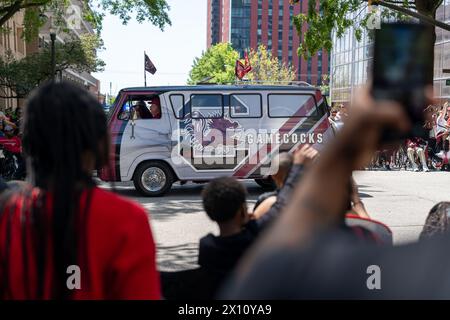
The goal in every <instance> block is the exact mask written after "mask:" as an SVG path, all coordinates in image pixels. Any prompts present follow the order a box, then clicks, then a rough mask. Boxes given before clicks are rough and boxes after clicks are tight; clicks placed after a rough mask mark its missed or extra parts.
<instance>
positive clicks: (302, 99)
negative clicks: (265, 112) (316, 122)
mask: <svg viewBox="0 0 450 320" xmlns="http://www.w3.org/2000/svg"><path fill="white" fill-rule="evenodd" d="M268 102H269V107H268V109H269V117H271V118H299V117H316V116H317V106H316V101H315V98H314V96H313V95H311V94H269V95H268ZM307 106H309V107H308V108H307ZM308 110H309V111H308Z"/></svg>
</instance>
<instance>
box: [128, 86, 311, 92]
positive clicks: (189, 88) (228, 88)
mask: <svg viewBox="0 0 450 320" xmlns="http://www.w3.org/2000/svg"><path fill="white" fill-rule="evenodd" d="M244 89H245V90H255V91H259V90H261V91H262V90H296V91H298V90H303V91H309V92H311V91H316V90H319V88H317V87H313V86H300V85H282V86H281V85H186V86H155V87H131V88H123V89H122V90H121V91H125V92H130V91H133V92H136V91H138V92H139V91H166V92H167V91H196V90H199V91H233V90H244Z"/></svg>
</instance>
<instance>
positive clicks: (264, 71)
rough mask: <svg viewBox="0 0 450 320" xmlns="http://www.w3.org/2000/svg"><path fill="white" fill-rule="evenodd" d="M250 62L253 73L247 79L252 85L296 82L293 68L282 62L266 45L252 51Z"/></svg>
mask: <svg viewBox="0 0 450 320" xmlns="http://www.w3.org/2000/svg"><path fill="white" fill-rule="evenodd" d="M249 60H250V64H251V66H252V71H251V72H250V73H248V74H247V76H246V77H247V79H248V80H249V81H250V82H252V83H260V84H277V83H278V84H279V83H288V82H291V81H293V80H295V72H294V70H293V69H292V67H291V66H287V65H286V64H284V63H282V62H280V61H279V60H278V57H275V56H273V55H272V53H271V52H269V51H267V48H266V47H265V46H264V45H260V46H259V47H258V49H257V50H253V49H252V50H250V53H249Z"/></svg>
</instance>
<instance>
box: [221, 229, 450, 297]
mask: <svg viewBox="0 0 450 320" xmlns="http://www.w3.org/2000/svg"><path fill="white" fill-rule="evenodd" d="M449 251H450V235H445V236H439V237H435V238H433V239H430V240H426V241H422V242H419V243H414V244H409V245H402V246H398V247H378V246H372V245H369V244H364V243H355V242H354V237H353V236H352V235H350V234H349V233H347V232H345V231H342V232H337V231H336V232H333V233H330V234H326V235H323V236H321V237H319V238H318V239H317V240H316V241H315V242H314V243H313V244H312V245H311V246H310V247H308V248H307V249H303V250H300V249H295V248H282V249H279V250H276V251H272V252H267V253H266V254H265V256H262V257H260V258H259V259H258V261H256V263H255V264H254V267H253V268H252V270H251V271H250V272H249V273H248V274H247V275H245V276H244V277H239V280H237V277H236V276H235V277H233V279H232V280H231V281H230V283H228V284H227V286H226V287H225V289H224V291H223V294H222V296H221V297H222V298H225V299H255V300H256V299H449V298H450V254H449ZM371 266H377V267H379V272H378V271H374V269H371V270H368V268H370V267H371ZM372 268H373V267H372ZM375 273H377V274H379V280H380V282H379V285H380V289H376V288H375V289H372V290H371V289H369V287H368V283H369V286H370V285H374V283H376V282H374V281H376V280H374V279H375V278H374V275H375Z"/></svg>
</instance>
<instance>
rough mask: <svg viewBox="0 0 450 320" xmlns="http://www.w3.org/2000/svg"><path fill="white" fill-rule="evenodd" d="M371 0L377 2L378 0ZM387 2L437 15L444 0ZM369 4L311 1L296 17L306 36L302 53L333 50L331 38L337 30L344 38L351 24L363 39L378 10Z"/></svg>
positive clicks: (343, 0) (387, 14)
mask: <svg viewBox="0 0 450 320" xmlns="http://www.w3.org/2000/svg"><path fill="white" fill-rule="evenodd" d="M302 1H303V0H291V3H293V4H294V3H299V2H302ZM371 2H372V4H377V1H376V0H373V1H371ZM384 2H386V3H390V4H394V5H396V6H401V7H403V8H406V9H409V10H413V11H417V12H419V13H421V14H424V15H426V16H429V17H431V18H435V17H436V11H437V9H438V8H439V6H440V5H441V4H442V2H443V0H385V1H384ZM367 6H368V1H362V0H317V1H309V2H308V10H307V13H301V14H299V15H297V16H295V17H294V25H295V26H296V29H297V32H298V34H299V35H300V36H302V43H301V45H300V47H299V48H298V53H299V55H303V56H304V57H305V58H307V57H310V56H312V55H314V54H315V53H317V52H318V51H319V50H320V49H321V48H325V49H327V50H328V51H330V50H331V48H332V45H333V44H332V39H331V36H332V31H333V30H334V32H335V33H336V36H337V37H338V38H340V37H342V36H343V35H344V34H345V32H346V30H347V29H348V28H349V27H351V26H353V27H354V28H355V36H356V38H357V39H358V40H360V39H361V36H362V31H363V30H364V29H370V23H371V22H372V21H373V20H372V19H371V18H373V16H374V15H375V14H376V13H375V12H374V11H373V10H370V9H369V10H366V8H367ZM318 8H320V10H318ZM371 8H373V7H371ZM380 12H381V16H382V18H395V19H401V20H405V19H408V16H406V15H404V14H401V13H399V12H397V11H393V10H388V9H383V10H380ZM352 14H355V15H361V19H353V18H351V16H352ZM304 24H306V25H307V26H308V29H307V31H306V32H305V33H303V31H302V30H303V25H304Z"/></svg>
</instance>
